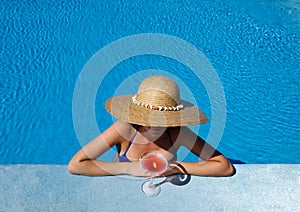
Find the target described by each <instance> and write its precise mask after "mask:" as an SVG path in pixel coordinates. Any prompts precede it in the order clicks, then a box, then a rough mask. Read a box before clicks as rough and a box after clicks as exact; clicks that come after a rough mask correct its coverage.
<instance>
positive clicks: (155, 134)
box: [138, 126, 167, 141]
mask: <svg viewBox="0 0 300 212" xmlns="http://www.w3.org/2000/svg"><path fill="white" fill-rule="evenodd" d="M166 129H167V128H166V127H146V126H140V127H139V128H138V131H139V132H140V133H142V134H143V135H144V136H145V137H147V138H148V139H149V140H152V141H155V140H157V139H158V138H160V137H161V136H162V135H163V134H164V132H165V131H166Z"/></svg>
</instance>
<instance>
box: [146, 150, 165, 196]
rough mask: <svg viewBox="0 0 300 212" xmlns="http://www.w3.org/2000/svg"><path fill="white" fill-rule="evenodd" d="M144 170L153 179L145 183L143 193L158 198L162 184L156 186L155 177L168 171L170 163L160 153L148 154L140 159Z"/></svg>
mask: <svg viewBox="0 0 300 212" xmlns="http://www.w3.org/2000/svg"><path fill="white" fill-rule="evenodd" d="M140 163H141V166H142V168H143V169H144V170H145V171H147V172H149V173H150V174H151V179H150V180H148V181H146V182H144V183H143V185H142V191H143V192H144V193H145V194H146V195H148V196H157V195H158V194H159V193H160V191H161V188H160V185H161V184H155V183H154V180H153V177H154V175H159V174H162V173H164V172H165V171H167V169H168V166H169V163H168V160H167V159H166V157H165V156H164V155H162V154H161V153H158V152H154V151H153V152H146V153H144V154H143V155H142V156H141V158H140Z"/></svg>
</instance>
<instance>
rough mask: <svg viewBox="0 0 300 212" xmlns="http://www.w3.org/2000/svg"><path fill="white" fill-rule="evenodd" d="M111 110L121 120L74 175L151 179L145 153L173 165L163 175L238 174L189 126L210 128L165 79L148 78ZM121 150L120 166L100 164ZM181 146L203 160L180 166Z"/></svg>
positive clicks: (82, 157) (89, 149)
mask: <svg viewBox="0 0 300 212" xmlns="http://www.w3.org/2000/svg"><path fill="white" fill-rule="evenodd" d="M106 109H107V111H108V112H109V113H111V114H112V115H113V116H115V117H117V118H118V119H119V120H118V121H116V122H115V123H114V124H112V125H111V126H110V127H109V128H108V129H107V130H105V131H104V132H103V133H102V134H101V135H99V136H98V137H96V138H95V139H94V140H92V141H91V142H90V143H88V144H87V145H86V146H84V147H83V148H82V149H81V150H80V151H78V152H77V153H76V154H75V155H74V157H73V158H72V159H71V161H70V163H69V166H68V169H69V172H70V173H72V174H81V175H88V176H105V175H121V174H126V175H133V176H143V177H150V173H148V172H147V171H145V170H144V169H143V168H142V167H141V165H140V163H139V159H140V157H141V155H142V154H144V153H145V152H149V151H156V152H158V153H161V154H163V155H164V156H165V157H166V158H167V159H168V161H169V163H170V166H169V169H168V170H167V171H166V172H165V173H163V174H161V175H158V176H167V175H172V174H176V173H184V174H191V175H198V176H230V175H233V174H234V167H233V166H232V164H231V163H230V162H229V161H228V160H227V159H226V157H224V156H223V155H222V154H221V153H220V152H218V151H217V150H216V149H214V148H213V147H212V146H210V145H209V144H208V143H206V142H205V141H204V140H203V139H202V138H200V137H199V136H197V135H196V134H195V133H193V132H192V131H191V130H190V129H189V128H188V127H187V126H189V125H196V124H204V123H206V122H207V121H208V119H207V117H206V115H205V114H204V113H203V112H202V111H201V110H199V109H198V108H197V107H196V106H194V105H193V104H191V103H189V102H186V101H183V100H181V99H180V93H179V89H178V86H177V84H176V83H175V82H174V81H173V80H171V79H169V78H167V77H164V76H152V77H149V78H146V79H145V80H144V81H143V82H142V83H141V85H140V86H139V89H138V93H137V94H136V95H134V96H132V95H128V96H115V97H112V98H110V99H109V100H107V102H106ZM115 145H116V146H117V149H118V161H117V162H116V161H113V162H105V161H101V160H96V159H97V158H98V157H100V156H101V155H102V154H104V153H105V152H106V151H107V150H109V149H110V148H112V147H113V146H115ZM181 146H184V147H186V148H187V149H189V150H190V151H191V152H192V153H194V154H195V155H197V156H199V157H200V158H202V159H203V161H201V162H199V161H196V162H177V161H176V152H177V150H178V149H179V148H180V147H181Z"/></svg>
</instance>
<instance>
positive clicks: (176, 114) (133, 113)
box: [105, 95, 208, 127]
mask: <svg viewBox="0 0 300 212" xmlns="http://www.w3.org/2000/svg"><path fill="white" fill-rule="evenodd" d="M181 104H183V106H184V107H183V109H181V110H179V111H159V110H153V109H150V108H145V107H142V106H139V105H136V104H134V103H133V102H132V95H126V96H115V97H112V98H110V99H108V100H107V101H106V104H105V108H106V110H107V111H108V112H109V113H110V114H111V115H113V116H114V117H116V118H118V119H121V120H123V121H125V122H128V123H132V124H138V125H142V126H156V127H176V126H190V125H197V124H205V123H207V122H208V118H207V117H206V115H205V114H204V113H203V112H202V111H201V110H200V109H199V108H198V107H196V106H195V105H193V104H191V103H190V102H187V101H184V100H181Z"/></svg>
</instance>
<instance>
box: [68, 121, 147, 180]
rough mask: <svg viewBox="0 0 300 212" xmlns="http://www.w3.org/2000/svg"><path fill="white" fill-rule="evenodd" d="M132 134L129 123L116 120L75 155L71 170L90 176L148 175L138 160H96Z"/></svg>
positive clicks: (71, 162) (71, 171)
mask: <svg viewBox="0 0 300 212" xmlns="http://www.w3.org/2000/svg"><path fill="white" fill-rule="evenodd" d="M130 135H131V126H130V125H129V124H127V123H125V122H122V121H118V122H116V123H115V124H113V125H112V126H111V127H109V128H108V129H107V130H106V131H104V132H103V133H102V134H101V135H99V136H98V137H96V138H95V139H94V140H92V141H91V142H90V143H88V144H87V145H86V146H84V147H83V148H82V149H81V150H79V151H78V152H77V153H76V154H75V155H74V157H73V158H72V159H71V160H70V162H69V165H68V170H69V172H70V173H71V174H80V175H88V176H105V175H119V174H130V175H135V176H145V175H147V174H146V173H145V172H144V170H143V169H142V168H141V167H140V165H139V163H138V162H131V163H119V162H105V161H101V160H96V159H97V158H98V157H100V156H101V155H102V154H104V153H105V152H106V151H107V150H109V149H110V148H111V147H112V146H114V145H115V144H117V143H119V142H121V141H122V140H124V139H128V138H129V137H130Z"/></svg>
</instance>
